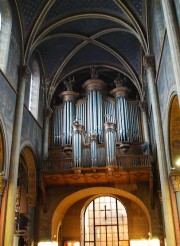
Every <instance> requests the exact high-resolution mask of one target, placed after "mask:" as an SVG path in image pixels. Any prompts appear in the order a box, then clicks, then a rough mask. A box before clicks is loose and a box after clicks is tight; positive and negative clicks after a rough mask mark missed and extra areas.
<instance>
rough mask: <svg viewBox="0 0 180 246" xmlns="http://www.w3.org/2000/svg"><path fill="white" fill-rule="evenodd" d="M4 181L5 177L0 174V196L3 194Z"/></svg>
mask: <svg viewBox="0 0 180 246" xmlns="http://www.w3.org/2000/svg"><path fill="white" fill-rule="evenodd" d="M6 181H7V179H6V178H5V177H4V176H3V175H0V196H3V193H4V187H5V185H6Z"/></svg>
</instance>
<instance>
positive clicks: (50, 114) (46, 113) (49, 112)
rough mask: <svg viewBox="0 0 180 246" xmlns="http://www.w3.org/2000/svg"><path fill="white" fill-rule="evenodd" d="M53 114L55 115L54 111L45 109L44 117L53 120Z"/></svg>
mask: <svg viewBox="0 0 180 246" xmlns="http://www.w3.org/2000/svg"><path fill="white" fill-rule="evenodd" d="M52 114H53V111H52V109H51V108H50V107H49V108H48V107H47V108H45V109H44V116H45V117H46V118H51V116H52Z"/></svg>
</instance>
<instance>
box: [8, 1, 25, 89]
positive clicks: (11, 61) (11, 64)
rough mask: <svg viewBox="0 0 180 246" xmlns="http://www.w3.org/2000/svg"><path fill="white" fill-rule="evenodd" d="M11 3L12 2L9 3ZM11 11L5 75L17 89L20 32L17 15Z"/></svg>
mask: <svg viewBox="0 0 180 246" xmlns="http://www.w3.org/2000/svg"><path fill="white" fill-rule="evenodd" d="M10 4H12V3H10ZM15 13H16V12H15V11H12V29H11V37H10V45H9V53H8V62H7V68H6V76H7V78H8V80H9V81H10V83H11V85H12V86H13V88H14V89H15V90H16V91H17V85H18V70H19V64H20V59H21V34H20V29H19V24H18V17H17V16H16V15H15Z"/></svg>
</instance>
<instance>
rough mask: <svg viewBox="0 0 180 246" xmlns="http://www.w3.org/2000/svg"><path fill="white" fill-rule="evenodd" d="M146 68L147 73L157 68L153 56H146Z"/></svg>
mask: <svg viewBox="0 0 180 246" xmlns="http://www.w3.org/2000/svg"><path fill="white" fill-rule="evenodd" d="M144 68H145V70H146V71H148V70H149V69H154V68H155V62H154V56H153V55H147V56H144Z"/></svg>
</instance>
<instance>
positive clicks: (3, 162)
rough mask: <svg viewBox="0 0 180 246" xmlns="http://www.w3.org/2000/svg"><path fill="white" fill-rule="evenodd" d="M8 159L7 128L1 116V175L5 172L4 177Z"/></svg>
mask: <svg viewBox="0 0 180 246" xmlns="http://www.w3.org/2000/svg"><path fill="white" fill-rule="evenodd" d="M8 157H9V155H8V147H7V137H6V132H5V126H4V123H3V120H2V119H1V115H0V173H1V172H3V173H4V174H3V176H6V172H7V160H8Z"/></svg>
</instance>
